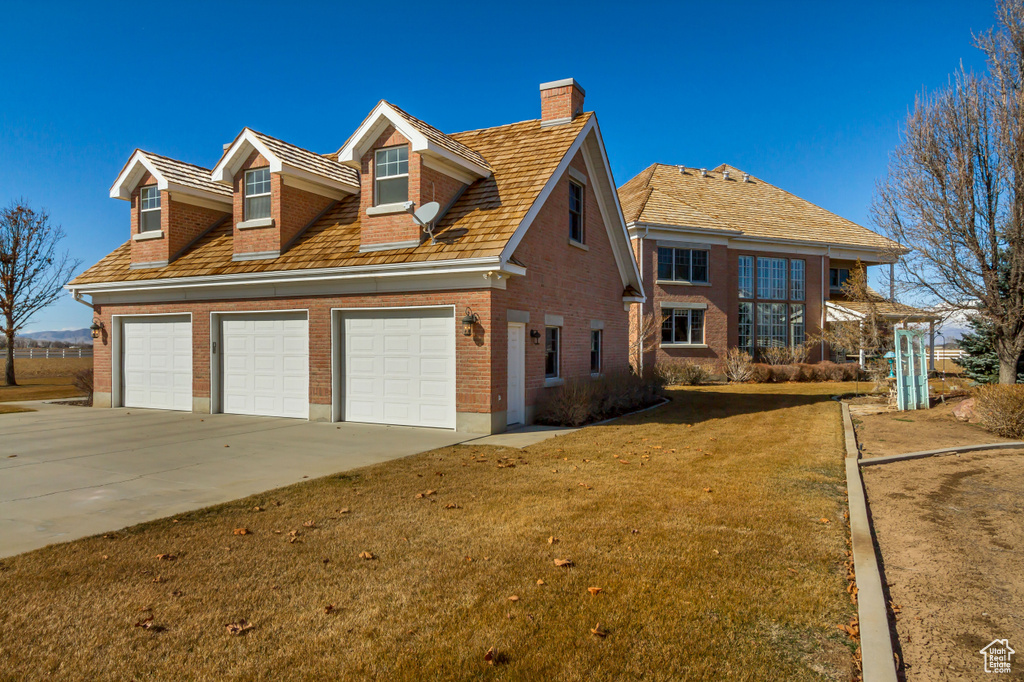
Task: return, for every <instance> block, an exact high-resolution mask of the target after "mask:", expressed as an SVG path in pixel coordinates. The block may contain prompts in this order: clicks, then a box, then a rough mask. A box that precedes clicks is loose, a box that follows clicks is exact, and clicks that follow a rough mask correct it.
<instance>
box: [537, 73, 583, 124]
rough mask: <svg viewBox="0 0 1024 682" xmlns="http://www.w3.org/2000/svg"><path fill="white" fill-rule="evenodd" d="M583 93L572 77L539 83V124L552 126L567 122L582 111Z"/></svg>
mask: <svg viewBox="0 0 1024 682" xmlns="http://www.w3.org/2000/svg"><path fill="white" fill-rule="evenodd" d="M584 95H586V92H584V90H583V88H581V87H580V84H579V83H577V82H576V81H575V80H574V79H572V78H564V79H562V80H560V81H551V82H550V83H541V84H540V124H541V125H542V126H553V125H559V124H561V123H569V122H570V121H572V120H573V119H574V118H576V116H577V115H578V114H580V113H582V112H583V97H584Z"/></svg>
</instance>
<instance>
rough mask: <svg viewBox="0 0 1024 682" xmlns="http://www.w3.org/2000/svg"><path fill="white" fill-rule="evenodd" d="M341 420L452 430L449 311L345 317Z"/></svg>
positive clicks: (451, 322)
mask: <svg viewBox="0 0 1024 682" xmlns="http://www.w3.org/2000/svg"><path fill="white" fill-rule="evenodd" d="M344 327H345V335H344V344H345V352H344V358H345V359H344V362H345V366H344V369H343V372H344V376H345V391H344V396H345V397H344V400H345V420H346V421H355V422H373V423H377V424H402V425H406V426H436V427H440V428H448V429H454V428H455V317H454V314H453V313H452V310H451V309H450V308H447V309H438V310H394V311H380V310H375V311H372V312H369V311H368V312H365V313H364V312H359V313H345V317H344Z"/></svg>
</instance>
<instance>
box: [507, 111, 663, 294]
mask: <svg viewBox="0 0 1024 682" xmlns="http://www.w3.org/2000/svg"><path fill="white" fill-rule="evenodd" d="M584 143H588V144H590V145H591V147H589V148H588V147H584ZM581 149H583V161H584V163H585V164H586V166H587V172H588V173H589V175H590V179H591V180H593V185H594V192H595V195H594V196H595V197H597V203H598V207H599V209H600V210H601V218H602V220H603V221H604V224H605V229H606V230H607V232H608V240H609V242H611V245H612V253H613V254H614V256H615V264H616V265H617V266H618V268H619V276H620V277H621V279H622V285H623V287H626V286H627V285H632V286H633V288H634V289H636V290H637V291H638V292H641V293H642V292H643V283H642V282H641V281H640V270H639V268H638V267H637V264H636V258H635V257H634V256H633V249H632V246H631V244H630V239H629V233H628V231H627V230H626V219H625V217H624V216H623V214H622V206H621V205H619V195H618V192H617V191H615V179H614V178H613V177H612V170H611V165H610V164H609V163H608V155H607V154H606V153H605V149H604V142H603V141H602V139H601V131H600V129H599V128H598V127H597V117H596V116H592V117H591V119H590V120H589V121H587V123H586V125H584V126H583V128H582V129H581V130H580V132H579V134H578V135H577V136H576V139H575V140H574V141H573V143H572V144H571V145H570V146H569V149H568V150H567V151H566V152H565V155H564V156H563V157H562V160H561V161H560V162H559V163H558V167H557V168H555V170H554V172H553V173H552V174H551V177H549V178H548V181H547V182H546V183H545V185H544V188H543V189H542V190H541V191H540V194H538V195H537V198H536V200H534V202H533V205H532V206H530V210H529V211H527V212H526V216H525V217H524V218H523V220H522V222H520V223H519V227H517V228H516V231H515V233H514V234H513V235H512V237H511V238H510V239H509V240H508V243H507V244H506V245H505V248H504V249H503V250H502V252H501V259H502V261H507V260H508V259H509V258H511V257H512V254H513V253H515V250H516V248H517V247H518V246H519V244H520V242H522V241H523V237H525V236H526V231H527V230H529V229H530V225H532V224H533V221H534V220H535V219H536V218H537V215H538V214H539V213H540V211H541V209H542V208H543V207H544V204H545V202H546V201H547V199H548V197H549V196H550V195H551V192H552V191H554V189H555V186H556V185H557V184H558V182H559V180H561V179H562V176H563V175H565V174H566V172H567V169H568V168H569V164H570V163H571V162H572V160H573V158H574V157H575V156H576V152H578V151H580V150H581ZM597 162H600V164H601V165H602V166H603V168H599V169H598V168H597V165H598V164H597ZM609 188H610V189H609ZM616 225H617V226H618V228H616V227H615V226H616ZM641 300H644V299H641Z"/></svg>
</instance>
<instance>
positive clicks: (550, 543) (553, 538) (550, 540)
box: [548, 535, 559, 545]
mask: <svg viewBox="0 0 1024 682" xmlns="http://www.w3.org/2000/svg"><path fill="white" fill-rule="evenodd" d="M558 541H559V540H558V538H556V537H555V536H554V535H552V536H551V537H549V538H548V544H549V545H553V544H555V543H556V542H558Z"/></svg>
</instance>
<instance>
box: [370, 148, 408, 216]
mask: <svg viewBox="0 0 1024 682" xmlns="http://www.w3.org/2000/svg"><path fill="white" fill-rule="evenodd" d="M374 183H375V185H376V187H375V190H374V201H375V203H374V205H375V206H380V205H382V204H398V203H402V202H403V201H409V147H408V146H407V145H402V146H400V147H386V148H384V149H378V150H377V152H376V154H375V156H374Z"/></svg>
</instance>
